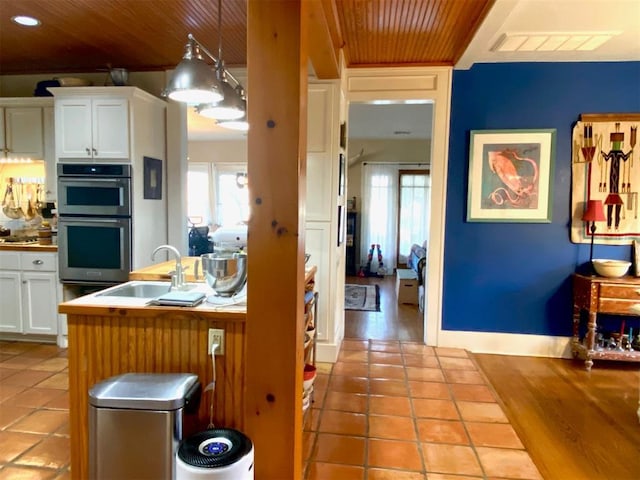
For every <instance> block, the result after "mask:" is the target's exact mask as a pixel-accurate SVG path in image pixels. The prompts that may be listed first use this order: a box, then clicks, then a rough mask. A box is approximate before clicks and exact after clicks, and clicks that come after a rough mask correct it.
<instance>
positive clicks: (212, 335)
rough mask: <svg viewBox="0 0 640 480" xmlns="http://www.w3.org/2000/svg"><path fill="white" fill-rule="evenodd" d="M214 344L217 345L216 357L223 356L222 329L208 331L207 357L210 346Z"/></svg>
mask: <svg viewBox="0 0 640 480" xmlns="http://www.w3.org/2000/svg"><path fill="white" fill-rule="evenodd" d="M214 343H217V344H218V348H216V355H224V329H222V328H210V329H209V344H208V347H207V355H211V346H212V345H213V344H214Z"/></svg>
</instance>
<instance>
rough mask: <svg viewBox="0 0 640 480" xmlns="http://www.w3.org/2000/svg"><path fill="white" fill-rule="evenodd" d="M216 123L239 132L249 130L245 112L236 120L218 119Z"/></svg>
mask: <svg viewBox="0 0 640 480" xmlns="http://www.w3.org/2000/svg"><path fill="white" fill-rule="evenodd" d="M216 125H218V126H219V127H223V128H228V129H229V130H237V131H239V132H247V131H249V122H247V114H246V113H245V114H244V115H243V116H242V117H241V118H238V119H236V120H220V121H218V122H216Z"/></svg>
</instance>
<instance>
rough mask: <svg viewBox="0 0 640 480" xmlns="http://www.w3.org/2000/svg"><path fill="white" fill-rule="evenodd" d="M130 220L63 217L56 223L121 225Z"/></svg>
mask: <svg viewBox="0 0 640 480" xmlns="http://www.w3.org/2000/svg"><path fill="white" fill-rule="evenodd" d="M128 220H131V217H122V218H97V217H75V216H74V217H65V216H63V215H61V216H60V218H58V222H62V223H68V222H74V223H122V222H126V221H128Z"/></svg>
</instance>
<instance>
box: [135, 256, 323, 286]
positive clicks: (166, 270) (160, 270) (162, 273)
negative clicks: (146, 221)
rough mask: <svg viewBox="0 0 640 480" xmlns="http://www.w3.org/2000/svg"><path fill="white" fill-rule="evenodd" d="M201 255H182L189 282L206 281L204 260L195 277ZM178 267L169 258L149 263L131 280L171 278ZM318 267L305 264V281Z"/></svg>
mask: <svg viewBox="0 0 640 480" xmlns="http://www.w3.org/2000/svg"><path fill="white" fill-rule="evenodd" d="M196 260H200V257H182V259H181V261H182V268H183V269H184V270H185V280H186V281H187V282H204V277H203V275H202V262H200V264H199V266H198V278H196V277H195V275H194V273H195V267H194V265H195V262H196ZM175 269H176V261H175V260H169V261H166V262H162V263H156V264H154V265H149V266H148V267H144V268H141V269H139V270H134V271H133V272H131V273H129V280H170V279H171V274H172V273H173V272H174V271H175ZM316 271H317V267H316V266H315V265H305V270H304V281H305V283H308V282H309V281H310V280H311V279H312V278H313V276H314V275H315V274H316Z"/></svg>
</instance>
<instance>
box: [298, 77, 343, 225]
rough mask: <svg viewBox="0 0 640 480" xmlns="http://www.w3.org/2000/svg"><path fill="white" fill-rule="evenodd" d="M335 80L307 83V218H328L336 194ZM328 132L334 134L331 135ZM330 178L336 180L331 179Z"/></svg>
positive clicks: (327, 219)
mask: <svg viewBox="0 0 640 480" xmlns="http://www.w3.org/2000/svg"><path fill="white" fill-rule="evenodd" d="M336 98H337V87H336V84H335V83H331V82H327V83H310V84H309V93H308V97H307V201H306V219H307V221H322V222H329V221H331V218H332V214H333V211H334V206H335V205H336V200H335V198H336V196H337V194H338V193H337V174H336V173H335V171H336V166H337V164H338V155H337V147H338V146H337V141H338V132H339V130H338V129H339V127H338V125H337V123H338V121H337V120H338V109H337V102H336ZM332 132H333V133H334V134H333V135H332ZM334 179H336V180H335V181H334Z"/></svg>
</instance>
